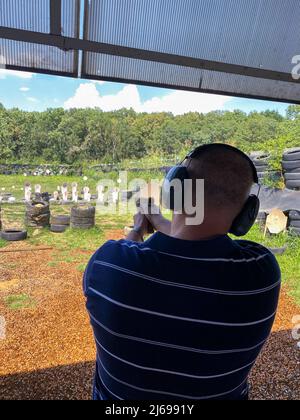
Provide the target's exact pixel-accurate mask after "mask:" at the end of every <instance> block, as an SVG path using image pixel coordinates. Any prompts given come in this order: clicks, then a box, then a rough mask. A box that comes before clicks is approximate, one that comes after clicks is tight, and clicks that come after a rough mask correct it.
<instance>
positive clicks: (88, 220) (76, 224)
mask: <svg viewBox="0 0 300 420" xmlns="http://www.w3.org/2000/svg"><path fill="white" fill-rule="evenodd" d="M95 220H96V208H95V207H92V206H74V207H73V208H72V210H71V228H72V229H92V228H93V227H95Z"/></svg>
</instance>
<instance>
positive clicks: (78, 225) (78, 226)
mask: <svg viewBox="0 0 300 420" xmlns="http://www.w3.org/2000/svg"><path fill="white" fill-rule="evenodd" d="M94 227H95V223H88V224H84V223H72V224H71V228H72V229H93V228H94Z"/></svg>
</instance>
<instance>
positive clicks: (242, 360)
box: [84, 233, 281, 400]
mask: <svg viewBox="0 0 300 420" xmlns="http://www.w3.org/2000/svg"><path fill="white" fill-rule="evenodd" d="M280 284H281V279H280V269H279V266H278V264H277V262H276V259H275V257H274V256H273V255H272V254H271V253H270V252H269V251H268V250H267V249H265V248H264V247H262V246H261V245H258V244H255V243H252V242H248V241H234V240H232V239H230V238H229V237H228V236H222V237H218V238H216V239H213V240H209V241H184V240H180V239H175V238H172V237H169V236H166V235H164V234H162V233H156V234H154V235H153V236H152V237H151V238H150V239H149V240H147V241H146V242H145V243H135V242H129V241H126V240H122V241H119V242H116V241H110V242H108V243H106V244H105V245H104V246H103V247H102V248H100V249H99V250H98V251H97V252H96V253H95V255H94V256H93V257H92V259H91V261H90V263H89V265H88V267H87V270H86V273H85V276H84V292H85V296H86V298H87V309H88V312H89V315H90V319H91V324H92V327H93V330H94V335H95V340H96V345H97V363H96V375H95V385H94V398H95V399H109V400H207V399H212V400H219V399H220V400H238V399H244V398H245V397H246V395H247V391H248V383H247V381H248V376H249V373H250V371H251V369H252V367H253V365H254V363H255V361H256V359H257V357H258V355H259V353H260V351H261V350H262V347H263V346H264V344H265V342H266V340H267V339H268V337H269V335H270V332H271V329H272V325H273V322H274V319H275V315H276V310H277V305H278V299H279V293H280Z"/></svg>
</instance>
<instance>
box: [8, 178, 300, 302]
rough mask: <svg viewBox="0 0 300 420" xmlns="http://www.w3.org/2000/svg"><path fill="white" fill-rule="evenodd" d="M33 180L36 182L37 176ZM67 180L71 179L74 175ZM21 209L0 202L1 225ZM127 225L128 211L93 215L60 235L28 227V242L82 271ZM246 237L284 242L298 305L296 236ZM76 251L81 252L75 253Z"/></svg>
mask: <svg viewBox="0 0 300 420" xmlns="http://www.w3.org/2000/svg"><path fill="white" fill-rule="evenodd" d="M7 178H10V177H7V176H5V177H3V176H0V186H1V182H2V180H3V179H4V180H6V184H7V185H10V184H11V181H10V182H8V181H7ZM34 179H35V180H37V181H39V180H38V177H37V178H34ZM42 179H43V180H44V183H47V182H49V181H51V182H52V186H54V185H56V184H57V183H58V181H60V183H63V182H64V181H65V180H66V178H65V177H53V178H50V177H49V178H45V177H43V178H42ZM71 179H72V180H73V179H74V180H75V178H71ZM68 180H69V178H68ZM77 180H78V178H77ZM69 182H70V180H69ZM48 185H50V184H48ZM24 211H25V207H24V205H20V204H15V205H14V204H3V205H2V221H4V226H10V227H12V226H14V227H19V228H22V227H24V214H25V213H24ZM51 212H52V213H53V214H67V213H69V212H70V207H68V206H58V205H51ZM130 224H132V215H130V214H129V215H122V216H117V215H97V218H96V227H95V228H93V229H91V230H76V229H75V230H73V229H68V230H67V231H66V232H65V233H63V234H54V233H51V232H50V231H49V229H43V230H34V229H29V239H28V242H29V243H30V244H32V245H38V246H49V247H53V249H54V250H55V251H54V256H53V262H51V263H49V264H51V265H49V266H50V267H51V266H52V267H56V266H57V265H58V264H60V263H64V262H65V263H72V264H74V266H75V267H76V268H77V270H78V271H80V272H83V271H84V269H85V266H86V264H87V262H88V260H89V257H90V255H91V254H92V253H93V252H94V251H95V250H96V249H98V248H99V247H100V246H101V245H102V244H103V243H104V242H105V241H106V239H107V236H108V232H109V231H114V230H123V228H124V227H125V226H128V225H130ZM246 239H248V240H252V241H254V242H258V243H261V244H263V245H265V246H267V247H271V248H279V247H283V246H285V245H287V251H286V252H285V254H284V255H282V256H278V257H277V258H278V261H279V264H280V266H281V269H282V279H283V283H284V284H285V285H286V286H287V287H288V289H289V291H290V295H291V296H292V297H293V298H294V299H295V300H296V302H297V303H298V304H299V305H300V238H299V237H293V236H291V235H288V234H287V233H283V234H281V235H277V236H271V235H267V236H266V237H265V238H264V235H263V229H261V228H260V227H259V225H255V226H254V227H253V229H252V230H251V232H250V233H249V234H248V236H247V237H246ZM4 246H6V242H5V241H3V240H1V239H0V248H2V247H4ZM78 250H79V251H82V252H77V251H78ZM84 252H85V253H86V254H84Z"/></svg>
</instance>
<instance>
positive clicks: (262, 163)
mask: <svg viewBox="0 0 300 420" xmlns="http://www.w3.org/2000/svg"><path fill="white" fill-rule="evenodd" d="M253 163H254V166H255V167H256V168H257V169H261V168H265V169H267V168H268V167H269V164H268V162H266V161H264V160H254V161H253Z"/></svg>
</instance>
